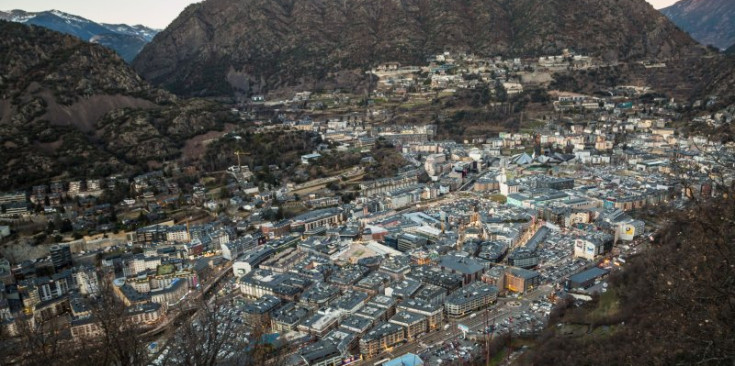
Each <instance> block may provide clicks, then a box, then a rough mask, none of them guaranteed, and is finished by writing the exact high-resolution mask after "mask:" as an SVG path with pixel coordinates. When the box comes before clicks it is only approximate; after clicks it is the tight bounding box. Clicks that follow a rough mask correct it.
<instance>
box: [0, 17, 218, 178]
mask: <svg viewBox="0 0 735 366" xmlns="http://www.w3.org/2000/svg"><path fill="white" fill-rule="evenodd" d="M0 34H2V35H3V37H0V54H1V55H2V56H3V57H2V61H1V62H0V161H3V165H2V166H0V191H2V190H7V189H10V188H13V187H19V186H25V185H28V184H32V183H34V182H36V181H38V180H45V181H48V180H49V179H52V178H53V177H55V176H77V177H83V176H105V175H107V174H111V173H113V172H124V171H126V170H131V169H136V168H139V167H142V166H144V165H145V164H146V163H147V162H148V161H150V160H159V161H160V160H163V159H166V158H170V157H175V156H177V155H178V154H179V153H180V146H183V143H184V141H185V140H186V139H187V138H189V137H192V136H194V135H197V134H200V133H204V132H206V131H209V130H212V129H216V128H218V127H219V126H220V125H219V124H220V123H221V121H223V120H226V119H223V118H218V115H219V114H220V113H224V112H223V111H222V110H221V107H219V106H217V105H215V104H212V103H210V102H205V101H195V100H187V101H182V100H179V99H178V98H176V97H174V96H173V95H171V94H169V93H168V92H165V91H162V90H160V89H156V88H154V87H152V86H151V85H149V84H148V83H147V82H145V81H144V80H142V79H141V78H140V77H139V76H138V75H137V74H136V73H135V72H134V71H133V70H132V69H131V68H130V67H129V66H128V65H127V64H126V63H125V62H124V61H123V60H122V59H120V58H119V57H118V56H117V55H116V54H115V53H114V52H112V51H110V50H108V49H106V48H104V47H101V46H99V45H94V44H90V43H85V42H82V41H80V40H79V39H77V38H75V37H72V36H68V35H63V34H60V33H57V32H53V31H50V30H47V29H44V28H40V27H35V26H26V25H22V24H17V23H10V22H5V21H0Z"/></svg>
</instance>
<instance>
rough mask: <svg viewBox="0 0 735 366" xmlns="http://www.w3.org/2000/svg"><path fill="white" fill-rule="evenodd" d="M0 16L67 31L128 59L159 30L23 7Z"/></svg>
mask: <svg viewBox="0 0 735 366" xmlns="http://www.w3.org/2000/svg"><path fill="white" fill-rule="evenodd" d="M0 19H2V20H7V21H12V22H18V23H23V24H28V25H37V26H39V27H44V28H48V29H51V30H55V31H57V32H61V33H66V34H70V35H72V36H75V37H77V38H79V39H81V40H83V41H87V42H94V43H99V44H101V45H103V46H105V47H107V48H109V49H111V50H114V51H115V52H117V53H118V54H119V55H120V57H122V58H123V59H124V60H125V61H126V62H130V61H132V60H133V58H135V56H136V55H137V54H138V52H140V50H141V49H143V46H144V45H145V44H146V43H148V42H150V41H151V40H152V39H153V37H154V36H155V35H156V34H157V33H158V31H157V30H155V29H151V28H148V27H145V26H142V25H135V26H130V25H126V24H100V23H95V22H93V21H91V20H89V19H85V18H82V17H79V16H76V15H71V14H67V13H63V12H60V11H57V10H51V11H44V12H39V13H29V12H25V11H22V10H13V11H10V12H7V13H5V12H0Z"/></svg>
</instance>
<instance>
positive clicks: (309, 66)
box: [133, 0, 695, 96]
mask: <svg viewBox="0 0 735 366" xmlns="http://www.w3.org/2000/svg"><path fill="white" fill-rule="evenodd" d="M630 14H632V15H630ZM694 44H695V43H694V41H693V40H691V39H690V38H689V37H688V36H687V35H686V34H685V33H683V32H681V31H680V30H679V29H677V28H676V27H675V26H674V25H673V24H672V23H670V22H669V21H668V20H667V19H666V18H665V17H664V16H663V15H661V14H660V13H659V12H657V11H656V10H654V9H653V7H651V6H650V5H649V4H648V3H646V2H645V1H643V0H620V1H618V2H617V3H616V4H610V3H609V2H608V1H603V0H582V1H581V2H574V4H572V3H571V2H567V1H559V0H552V1H546V0H545V1H541V0H517V1H505V0H467V1H459V2H457V1H450V0H439V1H436V0H406V1H401V2H398V1H395V0H379V1H367V0H357V1H352V2H340V1H337V0H305V1H294V0H248V1H235V0H210V1H206V2H203V3H198V4H193V5H190V6H189V7H187V8H186V9H185V10H184V11H183V12H182V13H181V14H180V15H179V17H177V19H176V20H174V21H173V22H172V23H171V24H170V25H169V27H167V28H166V29H165V30H163V31H162V32H161V33H159V36H158V37H156V39H154V40H153V42H151V43H149V44H148V45H146V47H144V49H143V50H142V51H141V53H140V54H139V55H138V56H137V57H136V59H135V60H134V61H133V66H134V68H135V69H136V71H138V73H139V74H140V75H141V76H143V77H144V78H145V79H146V80H149V81H151V82H152V83H153V84H155V85H161V86H163V87H166V88H167V89H169V90H171V91H173V92H175V93H178V94H182V95H204V96H230V95H232V94H235V93H242V94H246V95H249V94H258V93H264V92H268V91H273V90H278V89H281V88H297V89H298V88H302V89H309V88H312V89H313V88H320V87H340V86H343V84H347V86H348V87H352V88H354V87H355V86H356V85H359V83H355V82H354V81H353V80H351V78H350V76H351V77H353V78H354V76H355V75H360V76H362V80H364V79H365V76H364V71H365V70H366V69H368V68H370V67H371V66H375V64H377V63H379V62H390V61H397V62H401V63H406V64H417V63H423V62H424V61H425V58H426V57H427V56H428V55H430V54H433V53H436V52H442V51H444V50H457V51H466V52H471V53H475V54H480V55H504V56H511V55H516V56H538V55H542V54H554V53H556V52H560V51H561V50H562V49H564V48H573V49H574V50H575V51H578V52H580V53H585V54H593V55H596V56H600V57H601V58H603V59H605V60H609V61H610V62H616V61H618V60H639V59H658V58H668V57H676V56H677V55H678V53H680V52H682V50H683V52H685V51H686V49H687V48H688V47H689V46H693V45H694ZM345 80H348V82H346V83H345Z"/></svg>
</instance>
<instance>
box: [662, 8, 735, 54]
mask: <svg viewBox="0 0 735 366" xmlns="http://www.w3.org/2000/svg"><path fill="white" fill-rule="evenodd" d="M661 13H663V14H664V15H666V16H667V17H668V18H669V19H671V21H673V22H674V23H675V24H676V25H677V26H679V27H680V28H681V29H683V30H684V31H686V32H688V33H689V34H690V35H691V36H692V37H693V38H694V39H696V40H697V41H698V42H700V43H702V44H704V45H712V46H715V47H717V48H719V49H722V50H724V49H726V48H728V47H730V46H731V45H733V44H735V1H732V0H681V1H678V2H677V3H675V4H674V5H671V6H669V7H666V8H663V9H661Z"/></svg>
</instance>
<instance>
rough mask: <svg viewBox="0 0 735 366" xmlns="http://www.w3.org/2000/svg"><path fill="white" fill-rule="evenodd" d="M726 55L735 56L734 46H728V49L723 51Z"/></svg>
mask: <svg viewBox="0 0 735 366" xmlns="http://www.w3.org/2000/svg"><path fill="white" fill-rule="evenodd" d="M725 54H726V55H735V44H733V45H732V46H730V48H728V49H726V50H725Z"/></svg>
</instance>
